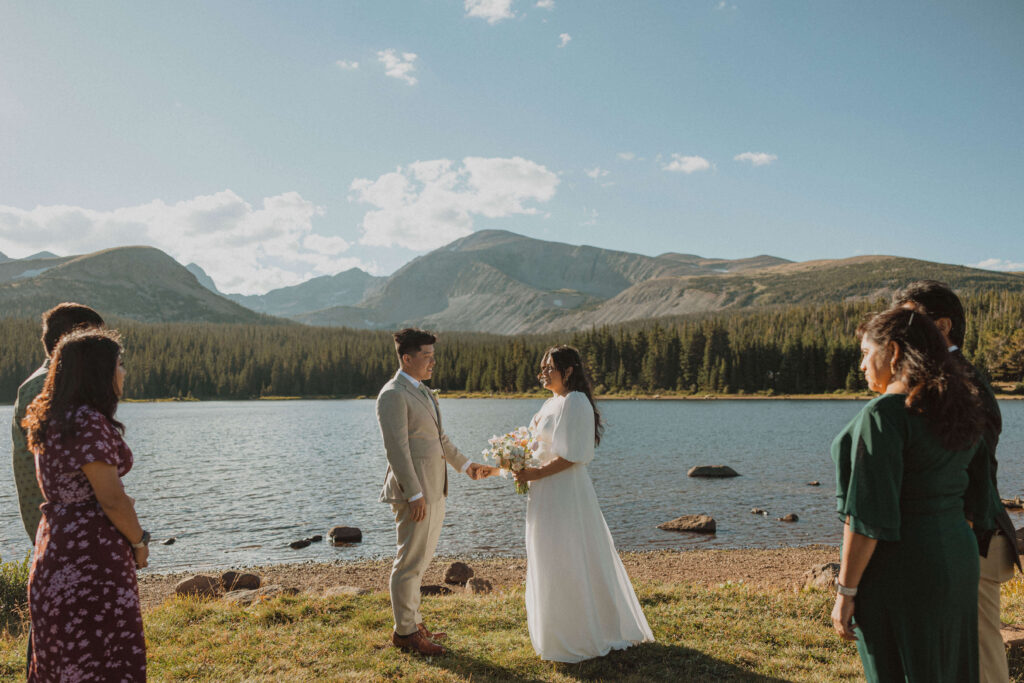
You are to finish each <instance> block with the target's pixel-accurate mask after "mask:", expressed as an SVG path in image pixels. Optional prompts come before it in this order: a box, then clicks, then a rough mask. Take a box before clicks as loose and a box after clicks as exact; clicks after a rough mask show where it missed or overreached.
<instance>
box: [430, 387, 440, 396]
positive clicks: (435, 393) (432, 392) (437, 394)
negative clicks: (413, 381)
mask: <svg viewBox="0 0 1024 683" xmlns="http://www.w3.org/2000/svg"><path fill="white" fill-rule="evenodd" d="M430 393H431V394H433V395H434V398H437V397H438V396H440V395H441V390H440V389H431V390H430Z"/></svg>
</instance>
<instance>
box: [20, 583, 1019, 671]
mask: <svg viewBox="0 0 1024 683" xmlns="http://www.w3.org/2000/svg"><path fill="white" fill-rule="evenodd" d="M636 587H637V594H638V596H639V598H640V601H641V603H642V605H643V608H644V612H645V614H646V615H647V618H648V620H649V622H650V624H651V627H652V629H653V631H654V635H655V638H656V639H657V642H656V643H649V644H644V645H640V646H636V647H633V648H630V649H628V650H624V651H619V652H612V653H611V654H609V655H608V656H606V657H603V658H600V659H596V660H591V661H588V662H583V663H580V664H554V663H550V662H542V661H540V660H539V659H538V658H537V656H536V655H535V654H534V651H533V648H532V647H531V645H530V639H529V635H528V633H527V630H526V613H525V609H524V600H523V589H522V588H521V587H518V586H517V587H514V588H511V589H508V590H501V591H496V592H495V593H491V594H488V595H472V594H453V595H449V596H438V597H427V598H424V604H423V611H424V618H425V619H426V622H427V624H428V625H429V626H431V627H434V628H436V629H441V628H443V629H444V630H446V631H447V632H448V634H449V640H448V644H449V647H450V653H449V654H448V655H446V656H443V657H436V658H423V657H419V656H414V655H408V654H404V653H402V652H399V651H398V650H396V649H395V648H393V647H391V646H390V645H389V643H388V640H387V636H388V633H389V631H390V628H391V611H390V605H389V603H388V596H387V594H386V593H380V592H377V593H371V594H368V595H363V596H337V597H330V598H322V597H311V596H305V595H298V596H294V597H277V598H274V599H271V600H267V601H265V602H261V603H257V604H254V605H252V606H250V607H237V606H231V605H227V604H225V603H224V602H222V601H218V600H212V601H203V600H198V599H194V598H174V599H170V600H167V601H166V602H164V603H163V604H161V605H159V606H158V607H155V608H153V609H151V610H149V611H148V612H146V614H145V615H144V617H145V623H146V639H147V642H148V648H149V652H148V655H149V677H150V680H154V681H185V680H194V681H319V680H352V681H363V680H417V681H509V680H520V681H578V680H586V681H600V680H607V681H636V682H640V681H846V680H860V679H861V667H860V662H859V659H858V658H857V652H856V649H855V648H854V646H853V645H851V644H848V643H844V642H841V641H840V640H839V639H838V638H837V637H836V636H835V635H834V633H833V632H832V630H831V627H830V625H829V619H828V615H829V610H830V609H831V606H832V601H833V596H832V595H831V594H830V593H826V592H823V591H817V590H811V591H794V590H791V589H765V588H755V587H752V586H749V585H745V584H734V583H724V584H720V585H717V586H711V587H702V586H697V585H693V584H688V583H662V582H641V583H639V584H637V586H636ZM1004 619H1005V620H1006V621H1013V622H1016V623H1021V622H1024V583H1022V581H1021V578H1020V577H1018V578H1017V579H1015V580H1014V581H1012V582H1010V583H1008V584H1006V585H1005V586H1004ZM24 650H25V637H24V634H23V632H22V629H21V628H18V627H15V628H14V629H13V632H9V633H6V634H3V635H2V636H0V677H2V678H3V679H4V680H12V679H17V678H18V677H19V676H20V674H21V672H22V670H23V668H22V667H23V666H24ZM1011 673H1012V676H1011V677H1012V679H1013V680H1014V681H1024V660H1021V659H1019V658H1017V657H1016V656H1014V657H1012V658H1011Z"/></svg>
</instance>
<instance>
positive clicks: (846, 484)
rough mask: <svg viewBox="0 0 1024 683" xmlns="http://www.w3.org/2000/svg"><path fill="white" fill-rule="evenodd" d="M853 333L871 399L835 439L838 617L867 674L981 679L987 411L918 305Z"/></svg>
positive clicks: (963, 682) (963, 681) (962, 681)
mask: <svg viewBox="0 0 1024 683" xmlns="http://www.w3.org/2000/svg"><path fill="white" fill-rule="evenodd" d="M857 334H858V336H859V337H860V340H861V352H862V354H863V360H862V361H861V365H860V369H861V370H862V371H863V372H864V375H865V378H866V379H867V382H868V386H869V387H870V388H871V390H872V391H877V392H879V393H880V394H881V396H878V397H877V398H875V399H874V400H872V401H870V402H869V403H868V404H867V405H866V406H864V408H863V409H862V410H861V411H860V413H859V414H858V415H857V417H855V418H854V419H853V421H852V422H850V424H849V425H847V427H846V428H845V429H844V430H843V431H842V432H840V434H839V436H837V437H836V439H835V441H834V442H833V443H832V459H833V460H834V461H835V464H836V486H837V494H836V495H837V498H838V506H837V507H838V511H839V517H840V519H842V520H843V522H844V528H843V546H842V561H841V565H840V570H839V581H838V583H839V586H838V592H839V594H838V595H837V596H836V603H835V607H834V608H833V610H832V624H833V626H834V627H835V629H836V631H837V632H838V633H839V635H840V636H842V637H843V638H845V639H848V640H856V641H857V649H858V651H859V652H860V658H861V662H862V663H863V665H864V674H865V676H866V678H867V679H868V680H869V681H928V682H929V683H932V682H936V681H950V682H956V683H970V682H976V681H977V680H978V636H977V629H978V547H977V543H976V542H975V540H974V535H973V534H972V533H971V529H970V527H969V526H968V524H967V521H966V518H965V516H964V500H965V496H971V495H973V493H972V491H973V490H974V487H972V486H969V484H970V482H969V476H968V471H967V465H968V463H969V462H970V460H971V455H972V454H973V453H974V450H975V449H976V448H977V442H978V438H979V435H980V434H981V430H982V426H983V424H984V412H983V409H982V404H981V401H980V398H979V396H978V391H977V389H976V388H975V386H974V384H973V383H971V382H970V380H969V378H968V376H967V374H966V367H965V364H964V361H962V360H960V359H959V358H958V357H956V356H955V355H954V354H951V353H949V352H948V350H947V347H946V345H945V343H944V341H943V339H942V335H941V333H940V332H939V331H938V329H937V328H936V327H935V325H934V324H933V323H932V321H931V320H929V319H928V318H927V317H926V316H923V315H921V314H920V313H914V312H913V311H909V310H903V309H894V310H890V311H886V312H884V313H879V314H878V315H876V316H874V317H873V318H871V319H870V320H869V321H867V322H866V323H864V324H862V325H861V326H860V327H859V328H858V330H857Z"/></svg>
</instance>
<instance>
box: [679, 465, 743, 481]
mask: <svg viewBox="0 0 1024 683" xmlns="http://www.w3.org/2000/svg"><path fill="white" fill-rule="evenodd" d="M686 476H688V477H713V478H721V477H738V476H740V475H739V472H737V471H736V470H734V469H733V468H731V467H729V466H728V465H697V466H696V467H691V468H690V470H689V471H688V472H687V473H686Z"/></svg>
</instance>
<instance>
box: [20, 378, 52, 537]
mask: <svg viewBox="0 0 1024 683" xmlns="http://www.w3.org/2000/svg"><path fill="white" fill-rule="evenodd" d="M49 369H50V359H49V358H47V359H46V362H44V363H43V364H42V366H40V367H39V369H38V370H36V371H35V372H34V373H32V374H31V375H30V376H29V378H28V379H26V380H25V381H24V382H23V383H22V385H21V386H20V387H18V397H17V399H16V400H15V402H14V418H13V419H12V420H11V469H12V470H13V471H14V484H15V487H16V488H17V490H18V505H19V507H20V509H21V522H22V524H24V525H25V533H27V534H28V537H29V539H30V540H31V541H32V543H33V544H34V543H35V538H36V530H37V529H38V528H39V519H40V517H42V513H41V512H40V511H39V506H40V505H42V504H43V492H42V491H40V490H39V482H38V481H37V480H36V465H35V458H34V456H33V455H32V453H31V452H30V451H29V450H28V442H27V440H26V438H25V430H24V428H23V427H22V426H21V421H22V420H24V419H25V411H26V410H28V407H29V405H30V404H31V403H32V401H34V400H35V399H36V396H38V395H39V394H40V393H41V392H42V390H43V384H45V383H46V373H47V372H48V371H49Z"/></svg>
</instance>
